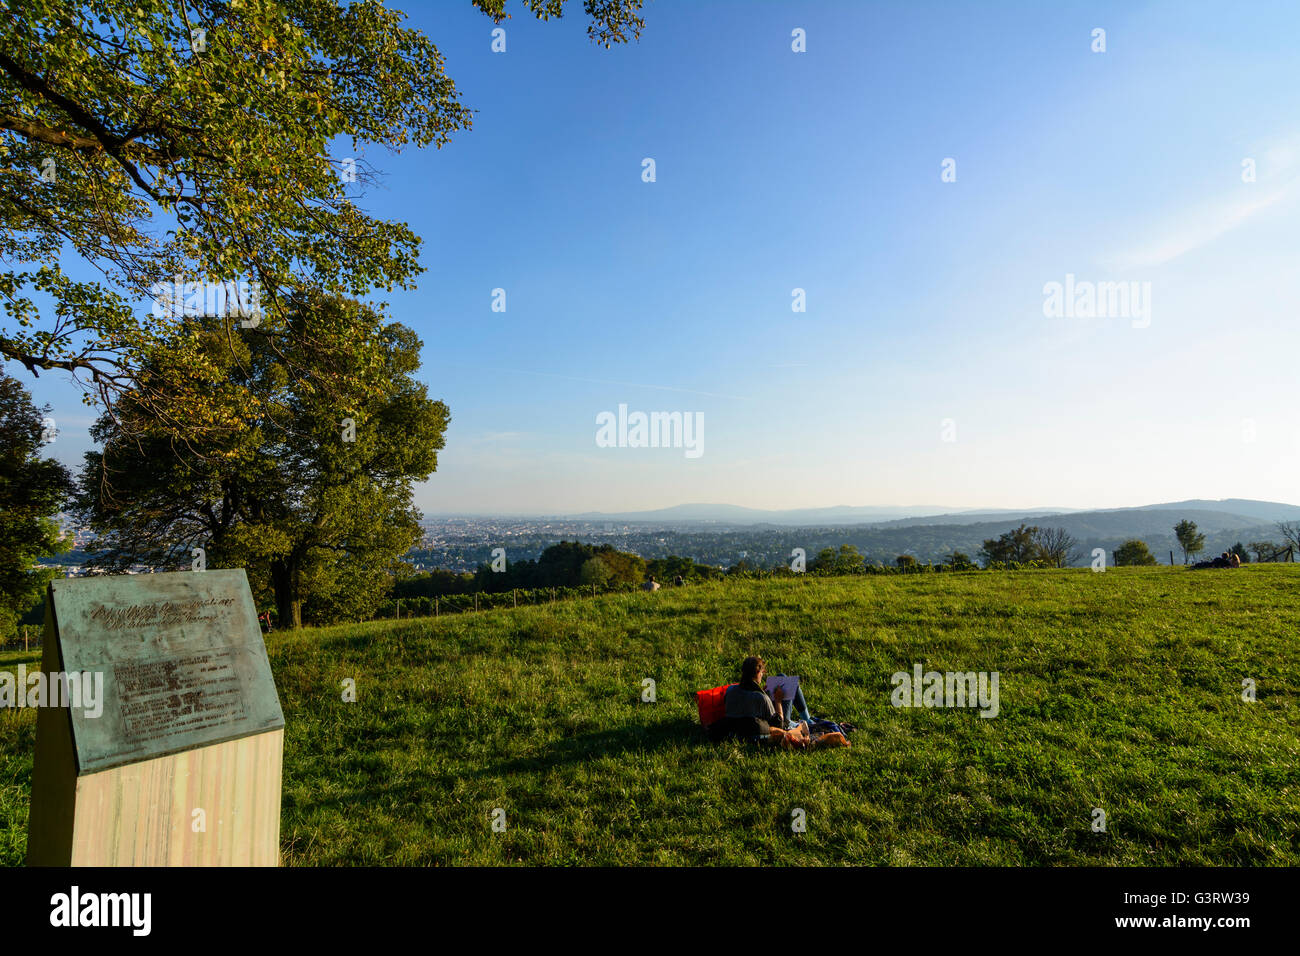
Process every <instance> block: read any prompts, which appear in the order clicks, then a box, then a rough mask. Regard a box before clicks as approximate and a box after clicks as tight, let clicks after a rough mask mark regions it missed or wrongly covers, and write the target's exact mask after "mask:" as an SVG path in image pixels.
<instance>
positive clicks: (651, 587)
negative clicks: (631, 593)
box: [641, 574, 659, 591]
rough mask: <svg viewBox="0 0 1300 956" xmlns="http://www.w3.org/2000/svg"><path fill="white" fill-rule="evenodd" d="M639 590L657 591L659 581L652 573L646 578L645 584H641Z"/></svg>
mask: <svg viewBox="0 0 1300 956" xmlns="http://www.w3.org/2000/svg"><path fill="white" fill-rule="evenodd" d="M641 590H642V591H658V590H659V582H658V581H656V580H655V576H654V575H653V574H652V575H650V577H648V578H646V582H645V584H643V585H641Z"/></svg>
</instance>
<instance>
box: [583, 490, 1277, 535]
mask: <svg viewBox="0 0 1300 956" xmlns="http://www.w3.org/2000/svg"><path fill="white" fill-rule="evenodd" d="M1151 511H1157V512H1168V511H1178V512H1186V515H1185V517H1188V518H1190V519H1191V520H1192V521H1195V522H1196V523H1197V525H1199V526H1200V527H1201V529H1202V530H1207V529H1222V528H1229V527H1248V526H1259V525H1264V524H1272V523H1273V522H1276V521H1293V520H1297V519H1300V505H1289V504H1284V503H1282V502H1278V501H1252V500H1250V499H1247V498H1224V499H1222V500H1219V501H1215V500H1211V499H1204V498H1197V499H1189V500H1187V501H1171V502H1165V503H1161V504H1153V505H1140V506H1137V507H1131V508H1116V509H1109V510H1082V509H1079V508H1049V507H1037V508H983V509H962V508H953V507H951V506H947V507H945V506H932V505H864V506H856V505H836V506H834V507H828V508H795V509H789V510H783V511H765V510H763V509H760V508H745V507H742V506H740V505H726V504H683V505H675V506H673V507H671V508H659V509H656V510H653V511H623V512H610V513H606V512H599V511H589V512H585V513H583V514H577V515H566V516H565V517H566V518H568V519H569V520H574V521H617V522H621V523H623V522H633V523H663V524H696V523H700V524H714V525H726V526H744V525H792V526H796V527H804V528H808V527H831V526H847V525H854V524H871V525H879V526H882V527H885V526H894V527H916V526H919V525H927V524H952V525H970V524H979V523H986V522H1003V523H1005V522H1008V521H1010V522H1012V524H1011V527H1015V525H1016V524H1017V523H1018V521H1019V519H1024V520H1026V521H1029V522H1031V523H1032V522H1034V521H1038V520H1041V519H1043V518H1045V517H1049V516H1053V515H1062V516H1063V515H1072V516H1074V518H1076V519H1083V516H1085V515H1092V516H1103V515H1111V516H1118V515H1124V516H1127V517H1124V518H1120V517H1113V518H1104V517H1096V518H1093V519H1083V520H1090V521H1093V522H1095V523H1097V525H1098V526H1099V527H1102V526H1104V527H1108V528H1114V527H1118V526H1119V525H1120V524H1123V523H1124V522H1126V521H1127V522H1129V523H1133V522H1135V521H1136V522H1138V523H1139V524H1141V525H1142V527H1148V526H1154V524H1157V523H1160V522H1167V520H1168V516H1167V515H1163V514H1162V515H1161V516H1160V517H1159V518H1152V519H1150V522H1148V519H1146V518H1134V517H1133V516H1134V515H1136V514H1137V513H1138V512H1151ZM1195 515H1200V516H1201V517H1199V518H1198V517H1196V516H1195ZM1056 524H1061V522H1056Z"/></svg>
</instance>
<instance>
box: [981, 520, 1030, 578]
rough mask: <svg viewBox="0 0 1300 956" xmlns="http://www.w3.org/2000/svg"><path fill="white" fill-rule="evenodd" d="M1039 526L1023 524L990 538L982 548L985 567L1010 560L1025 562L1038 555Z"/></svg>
mask: <svg viewBox="0 0 1300 956" xmlns="http://www.w3.org/2000/svg"><path fill="white" fill-rule="evenodd" d="M1038 533H1039V529H1038V527H1037V526H1032V525H1031V526H1026V525H1024V524H1022V525H1021V526H1020V527H1019V528H1016V529H1015V530H1013V531H1007V532H1004V533H1003V534H1001V535H999V536H998V537H996V538H989V539H987V540H986V541H985V542H984V546H983V547H982V548H980V557H981V558H982V559H983V560H984V565H985V567H988V566H989V565H992V564H1004V563H1006V562H1009V561H1018V562H1020V563H1022V564H1023V563H1025V562H1028V561H1033V560H1034V559H1035V558H1037V557H1038V543H1037V536H1038Z"/></svg>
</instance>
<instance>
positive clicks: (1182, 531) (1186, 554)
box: [1174, 518, 1205, 564]
mask: <svg viewBox="0 0 1300 956" xmlns="http://www.w3.org/2000/svg"><path fill="white" fill-rule="evenodd" d="M1174 535H1175V536H1176V537H1177V538H1178V546H1179V547H1180V548H1182V549H1183V564H1186V563H1187V562H1188V561H1189V560H1190V559H1191V557H1192V555H1194V554H1196V553H1197V552H1199V551H1204V550H1205V535H1203V534H1201V533H1200V532H1199V531H1197V530H1196V522H1195V521H1188V520H1187V519H1186V518H1184V519H1183V520H1182V521H1180V522H1178V524H1176V525H1174Z"/></svg>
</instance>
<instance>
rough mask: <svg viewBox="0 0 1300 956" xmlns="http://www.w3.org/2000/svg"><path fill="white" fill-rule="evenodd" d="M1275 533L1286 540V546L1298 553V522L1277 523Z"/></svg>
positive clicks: (1299, 527)
mask: <svg viewBox="0 0 1300 956" xmlns="http://www.w3.org/2000/svg"><path fill="white" fill-rule="evenodd" d="M1277 531H1278V534H1280V535H1282V537H1283V538H1284V539H1285V540H1286V544H1287V546H1290V547H1291V548H1293V549H1294V550H1296V551H1300V521H1279V522H1278V523H1277Z"/></svg>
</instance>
